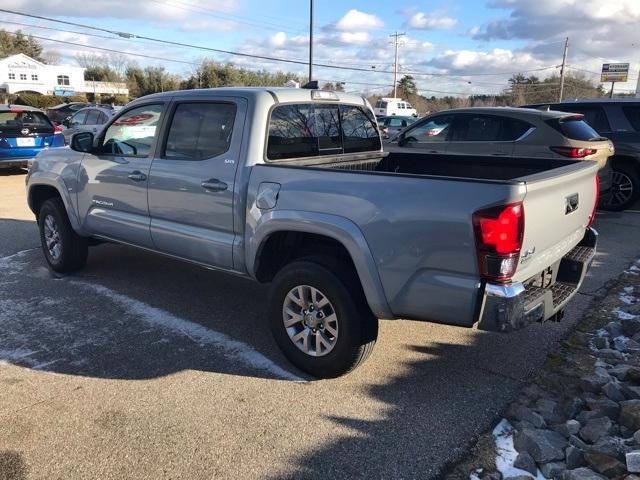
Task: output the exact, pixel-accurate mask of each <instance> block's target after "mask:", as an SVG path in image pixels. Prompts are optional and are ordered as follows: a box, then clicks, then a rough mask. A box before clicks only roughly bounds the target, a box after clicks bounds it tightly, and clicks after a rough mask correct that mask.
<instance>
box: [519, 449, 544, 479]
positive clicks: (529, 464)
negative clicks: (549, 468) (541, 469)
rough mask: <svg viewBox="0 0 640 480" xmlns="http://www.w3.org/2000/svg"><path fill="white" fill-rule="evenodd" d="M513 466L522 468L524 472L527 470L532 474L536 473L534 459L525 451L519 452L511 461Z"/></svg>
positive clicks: (536, 468) (536, 467)
mask: <svg viewBox="0 0 640 480" xmlns="http://www.w3.org/2000/svg"><path fill="white" fill-rule="evenodd" d="M513 466H514V467H516V468H519V469H520V470H524V471H525V472H529V473H530V474H531V475H534V476H535V475H536V473H538V466H537V465H536V461H535V460H534V459H533V457H532V456H531V455H529V454H528V453H527V452H522V453H519V454H518V456H517V457H516V460H515V461H514V462H513Z"/></svg>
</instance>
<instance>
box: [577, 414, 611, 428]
mask: <svg viewBox="0 0 640 480" xmlns="http://www.w3.org/2000/svg"><path fill="white" fill-rule="evenodd" d="M604 416H606V415H605V414H604V413H602V412H599V411H593V410H583V411H582V412H580V413H579V414H578V415H577V416H576V420H577V421H578V422H580V424H581V425H586V424H587V422H588V421H589V420H592V419H594V418H600V417H604Z"/></svg>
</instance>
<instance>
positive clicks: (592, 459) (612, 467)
mask: <svg viewBox="0 0 640 480" xmlns="http://www.w3.org/2000/svg"><path fill="white" fill-rule="evenodd" d="M584 459H585V460H586V461H587V464H588V465H589V466H590V467H591V468H593V469H594V470H595V471H596V472H598V473H601V474H603V475H605V476H607V477H616V476H618V475H622V474H623V473H624V472H625V471H626V468H625V465H624V464H623V463H622V462H621V461H619V460H618V459H616V458H614V457H610V456H609V455H604V454H603V453H595V452H587V453H585V454H584Z"/></svg>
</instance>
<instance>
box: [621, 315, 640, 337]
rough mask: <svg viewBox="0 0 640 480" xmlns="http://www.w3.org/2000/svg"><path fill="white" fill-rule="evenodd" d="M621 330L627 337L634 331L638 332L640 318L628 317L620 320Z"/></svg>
mask: <svg viewBox="0 0 640 480" xmlns="http://www.w3.org/2000/svg"><path fill="white" fill-rule="evenodd" d="M620 324H621V325H622V331H623V332H624V334H625V335H626V336H627V337H633V336H634V335H635V334H636V333H640V319H637V318H629V319H626V320H620Z"/></svg>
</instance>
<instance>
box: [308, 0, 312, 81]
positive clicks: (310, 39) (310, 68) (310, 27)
mask: <svg viewBox="0 0 640 480" xmlns="http://www.w3.org/2000/svg"><path fill="white" fill-rule="evenodd" d="M312 80H313V0H309V82H311V81H312Z"/></svg>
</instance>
